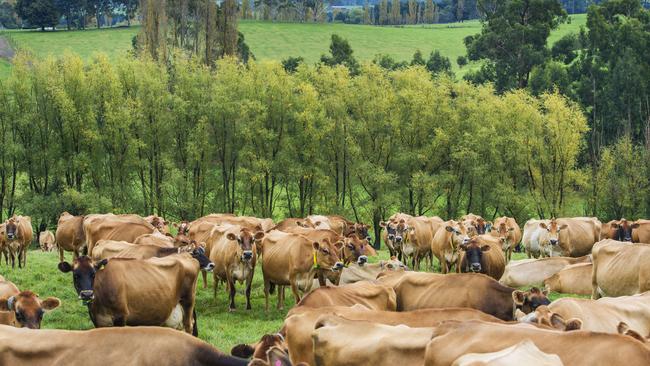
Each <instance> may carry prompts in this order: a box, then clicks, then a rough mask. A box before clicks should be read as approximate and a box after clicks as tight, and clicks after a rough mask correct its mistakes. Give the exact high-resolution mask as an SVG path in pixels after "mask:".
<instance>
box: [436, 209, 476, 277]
mask: <svg viewBox="0 0 650 366" xmlns="http://www.w3.org/2000/svg"><path fill="white" fill-rule="evenodd" d="M469 239H470V238H469V235H468V234H467V228H466V227H465V226H464V225H461V224H460V223H459V222H457V221H453V220H450V221H447V222H445V223H444V224H443V225H442V226H441V227H440V229H439V230H437V231H436V233H435V235H434V236H433V240H432V242H431V252H432V253H433V255H435V256H436V258H438V261H439V262H440V270H441V272H442V273H449V272H450V271H451V268H452V266H453V265H456V272H460V246H461V245H462V244H467V243H468V242H469Z"/></svg>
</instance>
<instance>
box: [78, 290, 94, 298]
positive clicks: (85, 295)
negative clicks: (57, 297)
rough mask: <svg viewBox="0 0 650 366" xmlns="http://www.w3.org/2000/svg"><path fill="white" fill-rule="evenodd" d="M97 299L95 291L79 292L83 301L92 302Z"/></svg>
mask: <svg viewBox="0 0 650 366" xmlns="http://www.w3.org/2000/svg"><path fill="white" fill-rule="evenodd" d="M94 297H95V292H94V291H93V290H81V291H79V298H80V299H81V300H91V299H93V298H94Z"/></svg>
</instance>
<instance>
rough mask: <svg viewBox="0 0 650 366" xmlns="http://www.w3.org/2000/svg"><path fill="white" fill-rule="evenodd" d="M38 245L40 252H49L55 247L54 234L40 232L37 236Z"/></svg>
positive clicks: (46, 231)
mask: <svg viewBox="0 0 650 366" xmlns="http://www.w3.org/2000/svg"><path fill="white" fill-rule="evenodd" d="M38 244H39V245H40V246H41V250H42V251H44V252H51V251H52V250H54V247H55V246H56V243H55V239H54V234H52V232H51V231H49V230H45V231H41V233H40V234H39V235H38Z"/></svg>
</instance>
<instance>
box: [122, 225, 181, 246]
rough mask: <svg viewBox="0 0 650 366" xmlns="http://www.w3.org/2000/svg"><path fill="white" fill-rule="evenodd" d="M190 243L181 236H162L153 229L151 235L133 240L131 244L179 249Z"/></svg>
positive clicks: (144, 235)
mask: <svg viewBox="0 0 650 366" xmlns="http://www.w3.org/2000/svg"><path fill="white" fill-rule="evenodd" d="M191 243H192V240H191V239H190V238H189V237H187V236H185V235H183V234H177V235H176V236H172V235H171V234H163V233H161V232H160V231H158V229H155V230H154V231H153V233H151V234H143V235H140V236H138V237H137V238H135V240H133V244H140V245H157V246H159V247H166V248H174V247H175V248H179V247H183V246H186V245H190V244H191Z"/></svg>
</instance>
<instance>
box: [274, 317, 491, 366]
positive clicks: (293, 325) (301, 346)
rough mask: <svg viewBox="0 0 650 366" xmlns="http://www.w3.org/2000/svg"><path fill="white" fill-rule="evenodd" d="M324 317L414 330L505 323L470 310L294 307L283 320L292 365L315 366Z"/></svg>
mask: <svg viewBox="0 0 650 366" xmlns="http://www.w3.org/2000/svg"><path fill="white" fill-rule="evenodd" d="M323 315H336V316H339V317H343V318H345V319H349V320H356V321H369V322H373V323H379V324H386V325H394V326H396V325H400V324H403V325H405V326H408V327H412V328H425V327H433V326H434V325H436V324H437V323H439V322H441V321H444V320H470V319H477V320H484V321H492V322H502V321H501V320H500V319H497V318H495V317H493V316H491V315H488V314H485V313H483V312H481V311H478V310H474V309H469V308H446V309H423V310H416V311H407V312H395V311H378V310H369V309H367V308H365V307H364V306H361V305H355V306H353V307H346V306H327V307H320V308H308V307H295V308H293V309H291V311H290V312H289V314H288V315H287V318H286V319H285V321H284V325H283V327H282V332H281V333H283V334H284V336H285V338H286V343H287V346H288V348H289V356H290V357H291V361H292V362H293V363H298V362H306V363H307V364H309V365H316V362H315V360H314V350H313V346H312V338H311V335H312V332H313V331H314V325H315V324H316V322H317V321H318V319H319V318H320V317H321V316H323Z"/></svg>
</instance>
